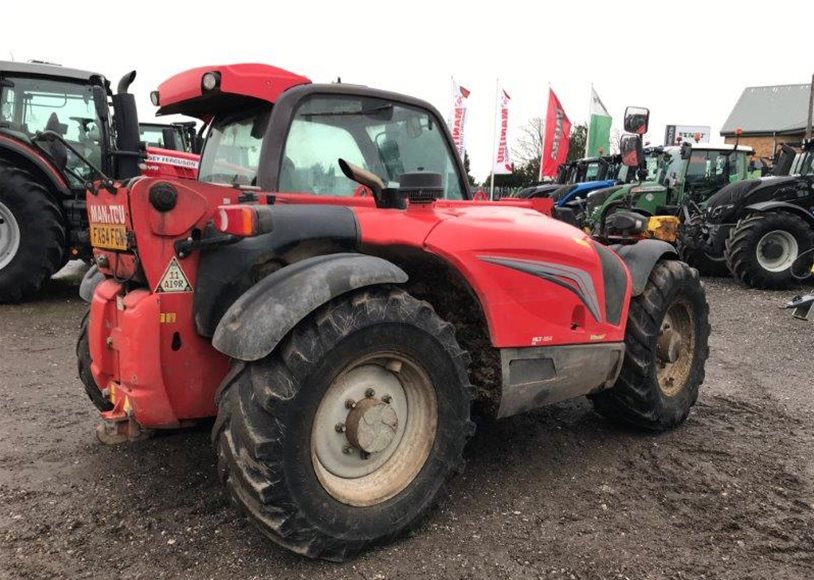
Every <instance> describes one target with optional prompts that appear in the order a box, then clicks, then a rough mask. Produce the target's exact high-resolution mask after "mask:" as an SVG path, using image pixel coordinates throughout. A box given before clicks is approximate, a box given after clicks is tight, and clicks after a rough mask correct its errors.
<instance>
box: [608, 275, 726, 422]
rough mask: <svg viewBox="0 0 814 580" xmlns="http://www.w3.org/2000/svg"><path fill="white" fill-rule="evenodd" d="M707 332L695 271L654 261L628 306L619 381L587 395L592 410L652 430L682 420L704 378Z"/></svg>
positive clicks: (704, 305) (704, 303) (706, 313)
mask: <svg viewBox="0 0 814 580" xmlns="http://www.w3.org/2000/svg"><path fill="white" fill-rule="evenodd" d="M709 333H710V326H709V306H708V305H707V300H706V294H705V293H704V288H703V286H702V285H701V281H700V280H699V278H698V273H697V272H696V271H695V270H693V269H692V268H690V267H689V266H687V264H684V263H683V262H678V261H675V260H666V261H662V262H659V263H658V264H656V266H655V267H654V268H653V271H652V272H651V273H650V278H649V279H648V281H647V286H646V287H645V289H644V292H643V293H642V294H640V295H639V296H636V297H635V298H633V300H632V301H631V304H630V312H629V314H628V322H627V329H626V331H625V359H624V362H623V364H622V371H621V373H620V374H619V379H618V380H617V381H616V384H615V385H614V386H613V387H612V388H611V389H609V390H607V391H602V392H600V393H597V394H596V395H594V396H593V397H592V400H593V403H594V406H595V408H596V409H597V411H599V412H600V413H601V414H603V415H605V416H607V417H609V418H612V419H619V420H622V421H624V422H627V423H631V424H634V425H637V426H639V427H643V428H645V429H649V430H653V431H664V430H666V429H669V428H671V427H675V426H676V425H678V424H680V423H682V422H683V421H684V420H685V419H686V418H687V416H688V415H689V413H690V408H691V407H692V406H693V405H694V404H695V401H696V399H697V398H698V389H699V387H700V386H701V383H703V382H704V365H705V363H706V360H707V357H708V356H709V346H708V343H709Z"/></svg>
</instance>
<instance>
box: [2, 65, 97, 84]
mask: <svg viewBox="0 0 814 580" xmlns="http://www.w3.org/2000/svg"><path fill="white" fill-rule="evenodd" d="M3 74H9V75H25V76H47V77H59V78H65V79H71V80H76V81H88V80H90V79H91V77H102V78H104V75H100V74H99V73H95V72H90V71H86V70H79V69H76V68H66V67H64V66H61V65H58V64H53V63H41V62H11V61H7V60H0V75H3Z"/></svg>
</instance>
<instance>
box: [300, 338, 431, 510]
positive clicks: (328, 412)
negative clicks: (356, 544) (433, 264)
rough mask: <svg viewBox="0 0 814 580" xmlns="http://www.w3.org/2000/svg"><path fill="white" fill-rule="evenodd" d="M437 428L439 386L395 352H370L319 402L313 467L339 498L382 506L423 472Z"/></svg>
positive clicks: (407, 359)
mask: <svg viewBox="0 0 814 580" xmlns="http://www.w3.org/2000/svg"><path fill="white" fill-rule="evenodd" d="M436 428H437V402H436V398H435V389H434V387H433V384H432V381H431V380H430V378H429V375H428V374H427V372H426V371H425V370H424V369H423V367H422V366H421V365H420V364H418V363H417V362H416V361H414V360H413V359H411V358H410V357H406V356H404V355H401V354H400V353H395V352H392V351H382V352H378V353H372V354H368V355H364V356H362V357H360V358H359V359H357V360H355V361H352V362H350V363H349V364H348V365H347V366H346V367H345V370H344V371H343V372H341V373H340V374H339V375H338V376H337V378H336V379H334V381H333V382H332V383H331V385H330V386H329V387H328V389H327V391H326V392H325V394H324V395H323V397H322V400H321V401H320V403H319V407H318V408H317V411H316V415H315V416H314V422H313V426H312V428H311V457H312V461H313V466H314V471H315V472H316V475H317V478H318V479H319V481H320V483H321V484H322V486H323V488H324V489H325V491H327V492H328V493H329V494H330V495H331V496H333V497H334V498H335V499H337V500H339V501H341V502H343V503H346V504H348V505H354V506H369V505H375V504H377V503H380V502H382V501H385V500H387V499H389V498H391V497H393V496H394V495H396V494H397V493H399V492H400V491H401V490H402V489H404V488H405V487H406V486H407V485H408V484H409V483H410V482H411V481H412V479H413V478H414V477H416V475H417V474H418V473H419V471H420V470H421V467H422V466H423V465H424V462H425V461H426V459H427V457H428V456H429V454H430V451H431V449H432V446H433V442H434V440H435V433H436Z"/></svg>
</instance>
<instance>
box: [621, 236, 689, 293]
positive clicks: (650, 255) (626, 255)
mask: <svg viewBox="0 0 814 580" xmlns="http://www.w3.org/2000/svg"><path fill="white" fill-rule="evenodd" d="M611 248H612V249H613V251H614V252H616V253H617V254H619V257H620V258H622V261H623V262H624V263H625V265H626V266H627V268H628V270H630V277H631V278H632V279H633V296H638V295H639V294H641V293H642V292H644V288H645V286H647V279H648V278H649V277H650V272H652V271H653V267H654V266H655V265H656V262H658V261H659V260H662V259H667V260H678V252H676V249H675V248H674V247H673V246H671V245H670V244H668V243H667V242H662V241H661V240H642V241H640V242H637V243H635V244H629V245H621V244H617V245H614V246H611Z"/></svg>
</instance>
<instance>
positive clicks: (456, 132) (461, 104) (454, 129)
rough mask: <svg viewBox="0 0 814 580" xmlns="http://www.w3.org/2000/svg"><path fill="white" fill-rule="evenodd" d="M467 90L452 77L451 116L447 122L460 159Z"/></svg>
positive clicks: (462, 148) (462, 151)
mask: <svg viewBox="0 0 814 580" xmlns="http://www.w3.org/2000/svg"><path fill="white" fill-rule="evenodd" d="M468 97H469V91H468V90H467V89H465V88H464V87H462V86H461V85H459V84H458V83H456V82H455V79H452V117H451V118H450V122H449V130H450V132H451V133H452V141H453V143H455V149H457V150H458V155H460V156H461V159H463V157H464V149H465V146H464V126H465V124H466V99H467V98H468Z"/></svg>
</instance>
